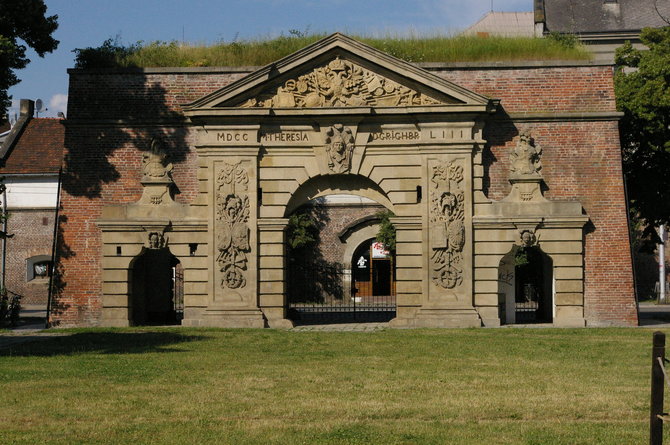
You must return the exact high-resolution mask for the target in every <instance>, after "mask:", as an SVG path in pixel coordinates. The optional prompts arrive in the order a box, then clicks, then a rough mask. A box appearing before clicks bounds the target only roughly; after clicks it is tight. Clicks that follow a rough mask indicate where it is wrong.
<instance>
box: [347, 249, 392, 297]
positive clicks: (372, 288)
mask: <svg viewBox="0 0 670 445" xmlns="http://www.w3.org/2000/svg"><path fill="white" fill-rule="evenodd" d="M394 260H395V258H394V257H393V255H392V254H391V252H389V251H388V250H387V249H386V247H385V246H384V245H383V244H382V243H380V242H378V241H376V240H375V239H374V238H372V239H368V240H366V241H364V242H362V243H361V244H360V245H359V246H358V247H357V248H356V250H355V251H354V255H353V256H352V258H351V271H352V273H351V294H352V296H353V297H354V301H356V302H357V303H359V304H366V305H370V306H372V307H379V308H388V307H395V261H394Z"/></svg>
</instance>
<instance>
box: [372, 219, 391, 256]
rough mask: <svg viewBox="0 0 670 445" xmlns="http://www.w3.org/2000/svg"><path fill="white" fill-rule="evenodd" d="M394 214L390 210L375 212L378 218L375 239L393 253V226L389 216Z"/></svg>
mask: <svg viewBox="0 0 670 445" xmlns="http://www.w3.org/2000/svg"><path fill="white" fill-rule="evenodd" d="M394 216H395V215H394V214H393V212H391V211H390V210H382V211H380V212H377V217H378V218H379V232H377V236H376V239H377V241H379V242H380V243H382V244H383V245H384V247H386V248H387V249H388V250H389V251H391V252H394V253H395V226H394V225H393V223H392V222H391V218H393V217H394Z"/></svg>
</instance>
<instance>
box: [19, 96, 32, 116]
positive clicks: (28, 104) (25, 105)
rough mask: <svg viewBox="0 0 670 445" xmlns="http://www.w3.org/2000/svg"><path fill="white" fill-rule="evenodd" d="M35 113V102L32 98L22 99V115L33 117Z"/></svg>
mask: <svg viewBox="0 0 670 445" xmlns="http://www.w3.org/2000/svg"><path fill="white" fill-rule="evenodd" d="M34 114H35V102H33V101H32V100H30V99H21V116H28V117H29V118H32V117H33V115H34Z"/></svg>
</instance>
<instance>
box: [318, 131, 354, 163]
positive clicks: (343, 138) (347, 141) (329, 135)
mask: <svg viewBox="0 0 670 445" xmlns="http://www.w3.org/2000/svg"><path fill="white" fill-rule="evenodd" d="M325 142H326V153H327V154H328V168H329V169H330V171H331V172H332V173H348V172H349V171H350V170H351V157H352V155H353V153H354V148H355V146H354V134H353V133H352V131H351V129H350V128H348V127H344V126H342V125H341V124H335V125H333V126H332V127H330V128H329V129H328V130H327V131H326V140H325Z"/></svg>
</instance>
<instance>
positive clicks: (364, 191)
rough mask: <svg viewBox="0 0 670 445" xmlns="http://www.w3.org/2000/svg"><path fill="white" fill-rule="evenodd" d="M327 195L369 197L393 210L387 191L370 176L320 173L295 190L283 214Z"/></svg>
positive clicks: (291, 212) (288, 214)
mask: <svg viewBox="0 0 670 445" xmlns="http://www.w3.org/2000/svg"><path fill="white" fill-rule="evenodd" d="M328 195H354V196H360V197H362V198H367V199H370V200H372V201H374V202H376V203H378V204H379V205H381V206H383V207H385V208H387V209H388V210H390V211H393V210H394V209H393V204H392V203H391V200H390V199H389V198H388V196H387V193H386V192H385V191H384V190H383V189H382V188H381V187H380V186H379V185H378V184H377V183H376V182H374V181H372V180H371V179H370V178H368V177H365V176H360V175H320V176H315V177H313V178H310V179H308V180H307V181H305V182H304V183H303V184H301V185H300V186H299V187H298V189H297V190H295V191H294V192H293V194H292V196H291V199H290V200H289V202H288V203H287V204H286V210H285V212H284V216H285V217H288V216H290V215H291V214H293V213H294V212H295V211H296V210H297V209H298V208H299V207H300V206H303V205H305V204H308V203H309V202H310V201H312V200H313V199H316V198H320V197H324V196H328Z"/></svg>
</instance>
